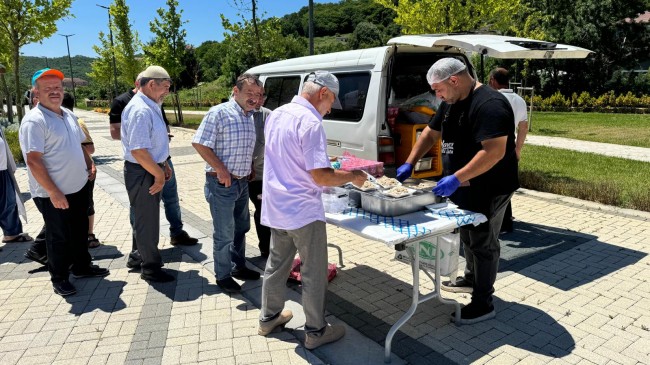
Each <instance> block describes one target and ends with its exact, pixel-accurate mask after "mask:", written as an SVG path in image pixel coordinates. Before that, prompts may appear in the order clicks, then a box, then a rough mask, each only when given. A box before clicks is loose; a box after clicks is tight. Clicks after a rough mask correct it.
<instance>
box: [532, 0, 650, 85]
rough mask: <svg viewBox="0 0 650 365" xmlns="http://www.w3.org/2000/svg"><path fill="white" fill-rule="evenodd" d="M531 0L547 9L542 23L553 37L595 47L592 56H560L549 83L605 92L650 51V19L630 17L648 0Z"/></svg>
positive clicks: (647, 2)
mask: <svg viewBox="0 0 650 365" xmlns="http://www.w3.org/2000/svg"><path fill="white" fill-rule="evenodd" d="M529 1H530V2H531V3H532V4H533V5H534V6H535V7H536V8H537V9H539V10H540V11H542V12H543V13H545V14H548V16H547V17H546V18H545V19H544V20H545V21H544V23H543V26H544V32H545V33H546V35H547V37H548V40H550V41H555V42H562V43H568V44H573V45H576V46H580V47H584V48H587V49H590V50H592V51H594V53H593V54H592V55H591V56H590V57H589V58H588V59H587V60H581V61H579V62H576V61H559V62H556V64H555V67H554V68H553V71H554V72H553V73H552V74H553V77H552V79H551V80H550V81H551V82H550V84H551V85H552V88H554V89H555V88H558V87H559V88H560V89H561V91H562V92H564V93H565V94H567V95H570V94H571V93H573V92H575V91H582V90H588V91H590V92H592V93H593V92H596V93H603V92H606V91H608V90H609V89H610V87H612V85H609V83H610V81H612V82H614V81H615V80H613V77H614V76H615V73H616V72H617V71H621V70H629V69H634V68H636V67H637V66H638V64H639V62H640V60H643V59H647V57H648V54H650V28H648V26H647V23H634V22H631V21H629V20H626V18H628V19H634V18H636V17H637V16H638V15H639V14H640V13H643V12H644V11H647V10H648V9H649V8H650V1H648V0H575V1H571V2H565V1H562V0H544V1H542V0H535V1H533V0H529ZM560 71H563V72H560ZM562 75H564V76H562ZM614 83H615V82H614ZM629 86H632V85H629ZM627 90H629V89H627ZM617 91H619V92H624V91H626V90H625V89H621V90H617Z"/></svg>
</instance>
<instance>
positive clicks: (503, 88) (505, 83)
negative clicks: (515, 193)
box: [490, 67, 528, 233]
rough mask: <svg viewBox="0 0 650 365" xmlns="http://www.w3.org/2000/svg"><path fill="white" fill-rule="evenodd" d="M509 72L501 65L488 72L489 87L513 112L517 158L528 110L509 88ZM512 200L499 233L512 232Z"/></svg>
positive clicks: (526, 123)
mask: <svg viewBox="0 0 650 365" xmlns="http://www.w3.org/2000/svg"><path fill="white" fill-rule="evenodd" d="M509 84H510V73H509V72H508V70H506V69H505V68H503V67H497V68H495V69H494V70H492V72H490V87H491V88H493V89H495V90H498V91H499V92H500V93H501V94H503V96H505V97H506V99H508V101H509V102H510V106H512V112H513V113H514V114H515V130H516V133H515V137H516V139H515V153H516V154H517V160H520V159H521V149H522V148H523V147H524V141H525V140H526V135H527V134H528V111H527V109H528V108H527V107H526V101H525V100H524V99H523V98H522V97H521V96H519V95H517V93H515V92H514V91H513V90H512V89H510V88H509V86H510V85H509ZM513 221H514V218H513V217H512V202H510V203H508V206H507V207H506V212H505V214H504V215H503V223H501V233H508V232H512V229H513Z"/></svg>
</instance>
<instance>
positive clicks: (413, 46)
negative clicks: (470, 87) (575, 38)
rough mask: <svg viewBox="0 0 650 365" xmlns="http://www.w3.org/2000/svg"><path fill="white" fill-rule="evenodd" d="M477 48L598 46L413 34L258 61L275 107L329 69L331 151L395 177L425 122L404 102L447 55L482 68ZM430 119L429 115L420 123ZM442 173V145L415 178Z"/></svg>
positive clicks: (500, 53)
mask: <svg viewBox="0 0 650 365" xmlns="http://www.w3.org/2000/svg"><path fill="white" fill-rule="evenodd" d="M470 52H477V53H479V54H481V55H483V56H488V57H495V58H511V59H512V58H517V59H520V58H548V59H550V58H584V57H586V56H587V55H588V54H589V53H590V52H591V51H589V50H587V49H584V48H579V47H574V46H569V45H563V44H556V43H550V42H542V41H538V40H534V39H527V38H516V37H506V36H497V35H487V34H455V35H453V34H449V35H448V34H444V35H411V36H401V37H397V38H393V39H391V40H390V41H389V42H388V46H384V47H377V48H369V49H360V50H354V51H344V52H336V53H329V54H322V55H314V56H307V57H299V58H293V59H288V60H284V61H277V62H272V63H268V64H264V65H260V66H256V67H253V68H251V69H250V70H248V71H247V72H248V73H252V74H255V75H258V76H259V78H260V80H261V81H262V82H263V83H264V88H265V92H266V95H267V99H266V102H265V104H264V106H266V107H267V108H269V109H275V108H276V107H278V106H280V105H283V104H285V103H288V102H290V101H291V99H292V98H293V96H294V95H297V94H298V93H299V91H300V89H301V88H302V84H303V83H304V81H305V79H306V78H307V75H308V74H309V73H310V72H312V71H315V70H328V71H330V72H332V73H333V74H334V75H336V77H337V78H338V79H339V84H340V90H339V99H340V100H341V104H342V106H343V109H342V110H336V109H333V110H332V113H331V114H329V115H327V116H326V117H325V119H324V121H323V125H324V128H325V132H326V135H327V142H328V154H329V155H332V156H341V155H343V153H344V152H346V151H347V152H349V153H351V154H353V155H355V156H357V157H359V158H364V159H368V160H374V161H381V162H383V163H384V168H385V173H386V174H387V175H389V176H394V171H395V168H396V166H399V165H400V164H402V163H403V162H404V161H405V160H406V158H407V157H408V154H409V152H410V151H411V148H412V147H413V144H414V143H415V140H416V139H417V137H418V136H419V133H420V131H421V130H422V129H424V127H425V126H426V124H414V123H416V122H417V121H413V120H407V119H406V118H405V116H404V115H403V113H400V114H399V115H398V116H397V120H395V115H396V112H397V109H396V108H397V107H398V106H399V105H400V103H402V102H404V101H405V100H407V99H409V98H412V97H414V96H417V95H422V94H424V95H426V93H427V92H430V90H431V88H430V86H429V85H428V84H427V81H426V78H425V75H426V72H427V70H428V69H429V67H431V65H432V64H433V63H434V62H436V61H437V60H438V59H440V58H443V57H456V58H458V59H460V60H461V61H463V62H464V63H466V64H467V65H468V69H469V71H470V73H471V74H473V75H474V76H475V77H476V71H475V70H474V67H473V66H472V65H471V63H470V61H469V60H468V58H467V55H466V54H468V53H470ZM423 122H424V123H426V118H424V120H420V123H423ZM441 173H442V166H441V161H440V158H439V147H438V148H433V149H432V150H431V151H430V153H429V154H427V155H426V156H425V157H424V158H423V159H422V160H421V161H420V162H419V163H418V164H417V165H416V168H415V170H414V172H413V177H416V178H427V177H433V176H437V175H440V174H441Z"/></svg>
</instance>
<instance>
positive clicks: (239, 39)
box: [221, 14, 307, 82]
mask: <svg viewBox="0 0 650 365" xmlns="http://www.w3.org/2000/svg"><path fill="white" fill-rule="evenodd" d="M240 17H241V15H240ZM258 21H259V20H258ZM221 24H222V25H223V28H224V29H225V30H226V33H224V40H223V42H222V47H223V51H224V54H225V57H224V59H223V64H222V65H221V71H222V74H223V75H224V76H225V77H226V78H227V79H228V80H230V81H232V82H234V81H235V79H236V77H237V76H238V75H239V74H241V73H242V72H244V71H246V70H247V69H248V68H250V67H252V66H255V65H259V64H262V63H267V62H272V61H277V60H281V59H286V58H292V57H298V56H303V55H305V54H306V52H307V46H306V44H305V40H304V39H303V40H299V39H297V38H296V37H294V36H292V35H290V36H283V35H282V26H281V21H280V19H278V18H269V19H266V20H265V21H264V22H259V24H258V30H257V34H259V43H260V47H261V49H262V53H261V56H259V55H258V50H257V46H256V45H255V44H256V42H257V41H256V39H257V38H258V35H256V32H255V29H254V27H253V22H252V21H251V20H248V19H246V18H243V17H242V20H241V21H240V22H234V23H233V22H231V21H230V20H228V19H226V17H225V16H224V15H223V14H221Z"/></svg>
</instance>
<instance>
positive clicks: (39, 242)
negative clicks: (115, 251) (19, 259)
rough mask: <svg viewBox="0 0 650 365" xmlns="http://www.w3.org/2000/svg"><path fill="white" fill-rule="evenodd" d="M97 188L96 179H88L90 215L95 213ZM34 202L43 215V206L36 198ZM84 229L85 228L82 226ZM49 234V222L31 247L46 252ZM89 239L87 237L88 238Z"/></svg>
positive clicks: (41, 252) (33, 249) (38, 251)
mask: <svg viewBox="0 0 650 365" xmlns="http://www.w3.org/2000/svg"><path fill="white" fill-rule="evenodd" d="M94 188H95V180H88V182H87V183H86V186H85V189H86V190H87V191H88V209H87V214H88V216H89V217H90V216H91V215H94V214H95V202H94V199H93V190H94ZM34 204H35V205H36V208H37V209H38V211H39V212H41V215H43V207H42V206H41V205H40V203H38V202H37V201H36V199H34ZM43 221H44V222H45V217H43ZM81 229H83V228H81ZM46 236H47V223H44V224H43V228H41V231H40V232H39V233H38V236H36V238H34V243H32V246H31V247H30V249H31V250H32V251H34V252H37V253H39V254H41V255H44V254H46V252H47V249H46V246H45V245H46V243H45V241H46V239H45V237H46ZM86 240H87V238H86Z"/></svg>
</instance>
